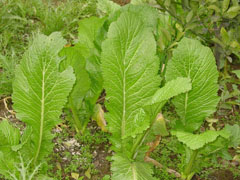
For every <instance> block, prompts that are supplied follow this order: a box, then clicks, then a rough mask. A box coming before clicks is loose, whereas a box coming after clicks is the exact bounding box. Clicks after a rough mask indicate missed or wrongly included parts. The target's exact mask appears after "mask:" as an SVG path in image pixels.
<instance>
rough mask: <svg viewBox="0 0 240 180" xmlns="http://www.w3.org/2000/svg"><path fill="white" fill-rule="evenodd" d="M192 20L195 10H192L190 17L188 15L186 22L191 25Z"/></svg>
mask: <svg viewBox="0 0 240 180" xmlns="http://www.w3.org/2000/svg"><path fill="white" fill-rule="evenodd" d="M192 18H193V10H191V11H190V12H189V13H188V15H187V17H186V22H187V23H189V22H190V21H191V20H192Z"/></svg>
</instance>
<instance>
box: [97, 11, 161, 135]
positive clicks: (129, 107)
mask: <svg viewBox="0 0 240 180" xmlns="http://www.w3.org/2000/svg"><path fill="white" fill-rule="evenodd" d="M135 16H136V15H135V14H134V13H127V12H126V13H123V14H122V15H121V16H120V18H119V19H118V20H117V21H116V22H114V23H112V24H111V26H110V29H109V32H108V38H107V40H106V41H104V43H103V45H102V49H103V52H102V56H101V60H102V71H103V78H104V87H105V89H106V93H107V99H109V103H107V104H106V107H107V109H108V110H109V112H110V113H108V114H107V115H106V119H107V121H108V123H109V130H110V132H111V133H112V134H113V136H115V137H117V138H118V139H122V138H126V137H129V136H135V135H136V134H137V133H141V132H142V131H143V130H145V129H146V127H147V126H146V125H147V124H148V123H147V121H146V120H145V118H144V117H143V118H140V119H138V118H137V116H138V114H139V113H141V112H142V109H141V108H142V107H143V106H144V105H145V103H146V102H147V101H148V100H149V99H150V97H151V96H152V95H153V93H154V91H156V89H157V87H158V86H159V82H160V79H159V78H158V77H157V70H158V68H157V67H158V65H157V59H156V56H155V40H154V37H153V34H152V33H151V32H150V29H147V28H145V26H144V24H143V23H142V24H141V20H140V19H138V18H136V17H135ZM118 32H124V33H121V34H119V33H118ZM143 87H144V88H143ZM139 97H141V99H139ZM120 109H121V111H119V110H120ZM144 120H145V121H144Z"/></svg>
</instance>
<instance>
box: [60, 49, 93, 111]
mask: <svg viewBox="0 0 240 180" xmlns="http://www.w3.org/2000/svg"><path fill="white" fill-rule="evenodd" d="M60 56H62V57H64V58H65V59H64V60H62V61H61V63H60V70H61V71H63V70H65V69H67V68H68V67H69V66H71V67H72V68H73V70H74V74H75V76H76V82H75V84H74V86H73V89H72V92H71V93H70V96H69V98H71V99H72V101H73V105H74V106H75V107H76V108H77V109H79V108H80V107H81V104H82V100H83V98H84V96H85V95H86V93H87V91H88V90H89V88H90V84H91V81H90V78H89V75H88V72H87V71H86V67H85V66H86V62H85V58H84V57H83V56H81V53H80V50H79V47H78V46H74V47H65V48H63V50H62V51H61V52H60Z"/></svg>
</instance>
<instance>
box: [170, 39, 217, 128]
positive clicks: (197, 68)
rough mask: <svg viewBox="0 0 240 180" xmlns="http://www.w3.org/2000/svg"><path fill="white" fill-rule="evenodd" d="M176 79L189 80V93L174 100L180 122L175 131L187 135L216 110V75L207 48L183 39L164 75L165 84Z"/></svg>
mask: <svg viewBox="0 0 240 180" xmlns="http://www.w3.org/2000/svg"><path fill="white" fill-rule="evenodd" d="M177 77H187V78H190V79H191V83H192V90H191V91H188V92H187V93H184V94H181V95H179V96H177V97H176V98H174V100H173V104H174V105H175V107H176V111H177V113H178V115H179V116H180V118H181V121H178V127H179V128H181V129H185V130H187V131H194V130H197V129H198V128H199V127H200V126H201V124H202V122H203V120H204V119H205V118H206V117H207V116H209V115H211V114H212V113H213V112H214V111H215V110H216V105H217V103H218V101H219V98H218V96H217V91H218V84H217V80H218V71H217V67H216V64H215V59H214V56H213V53H212V52H211V50H210V48H208V47H205V46H203V45H201V43H200V42H199V41H197V40H192V39H188V38H183V39H182V40H181V41H180V42H179V44H178V47H177V48H176V49H175V50H174V51H173V57H172V59H171V60H170V61H169V63H168V66H167V71H166V80H167V81H171V80H173V79H176V78H177ZM176 88H178V87H176Z"/></svg>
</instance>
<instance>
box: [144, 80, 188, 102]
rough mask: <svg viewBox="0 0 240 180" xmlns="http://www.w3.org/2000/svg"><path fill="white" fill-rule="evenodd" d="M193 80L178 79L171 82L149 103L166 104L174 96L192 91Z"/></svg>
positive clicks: (158, 91) (156, 93) (157, 92)
mask: <svg viewBox="0 0 240 180" xmlns="http://www.w3.org/2000/svg"><path fill="white" fill-rule="evenodd" d="M190 81H191V79H189V78H182V77H178V78H177V79H175V80H172V81H169V82H167V83H166V85H165V86H164V87H162V88H160V89H158V90H157V91H156V92H155V94H154V95H153V97H152V98H151V100H150V101H149V102H148V103H147V104H148V105H152V104H155V103H160V102H164V101H166V100H168V99H170V98H172V97H174V96H177V95H179V94H181V93H185V92H187V91H189V90H191V88H192V87H191V82H190Z"/></svg>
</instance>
